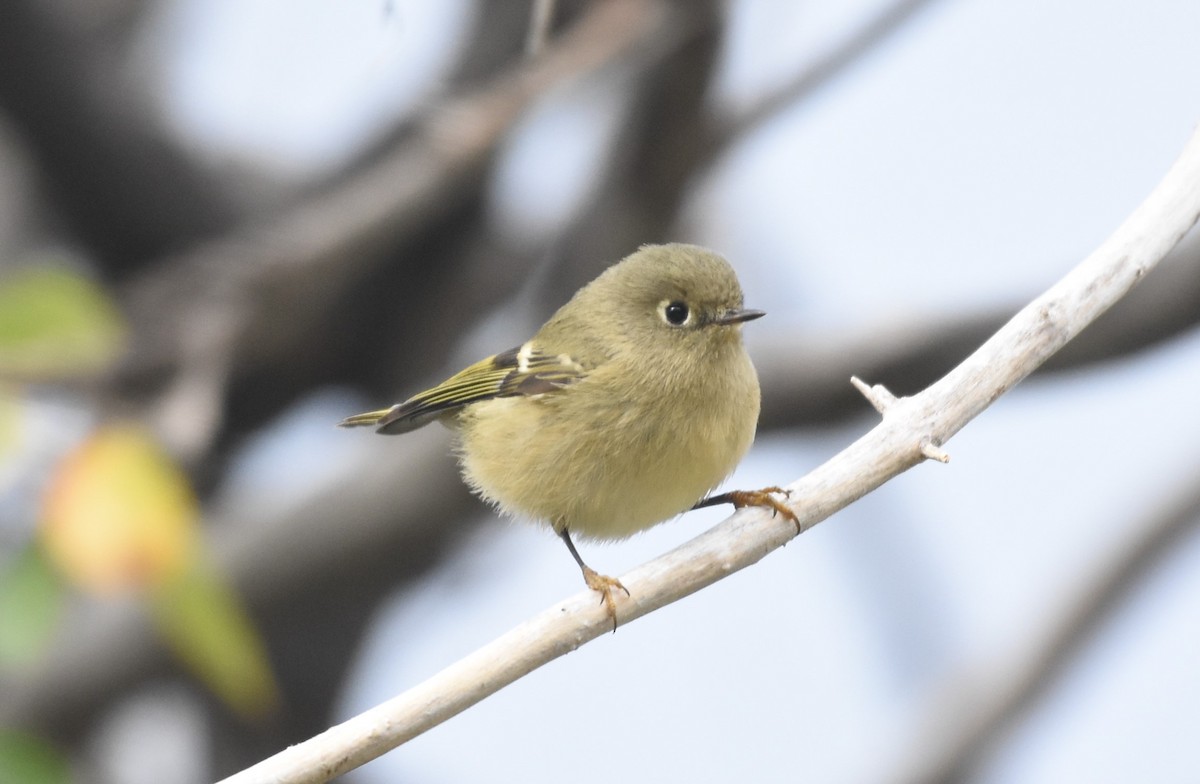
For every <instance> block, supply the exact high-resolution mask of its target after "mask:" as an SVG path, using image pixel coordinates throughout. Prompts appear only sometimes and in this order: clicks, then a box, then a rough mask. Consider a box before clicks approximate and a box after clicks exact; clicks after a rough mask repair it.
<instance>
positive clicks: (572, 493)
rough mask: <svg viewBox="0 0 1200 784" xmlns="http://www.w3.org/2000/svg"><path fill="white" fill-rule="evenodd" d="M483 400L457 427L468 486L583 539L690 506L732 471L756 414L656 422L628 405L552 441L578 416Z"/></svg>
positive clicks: (639, 525) (622, 532)
mask: <svg viewBox="0 0 1200 784" xmlns="http://www.w3.org/2000/svg"><path fill="white" fill-rule="evenodd" d="M485 405H486V406H487V408H479V409H477V410H476V411H475V412H474V414H475V415H474V416H472V417H471V418H470V419H468V420H466V421H465V423H464V426H463V427H462V428H461V431H460V437H461V438H462V440H463V448H462V449H461V450H460V459H461V462H462V466H463V474H464V476H465V478H466V479H467V482H468V483H469V484H470V485H471V486H472V487H473V488H474V489H475V490H476V492H478V493H479V494H480V495H481V496H483V497H484V498H485V499H486V500H489V501H491V502H493V503H495V504H497V505H498V506H499V507H500V508H501V509H503V510H504V511H506V512H508V513H511V514H515V515H518V516H523V517H530V518H534V519H536V520H539V521H543V522H545V523H547V524H549V525H551V526H553V527H554V528H555V529H556V530H561V529H562V528H564V527H565V528H567V529H569V530H570V531H571V533H572V534H576V535H578V536H581V537H583V538H590V539H621V538H624V537H628V536H630V535H632V534H634V533H636V532H638V531H641V530H644V529H646V528H649V527H651V526H653V525H655V524H656V523H660V522H663V521H664V520H667V519H669V518H672V517H674V516H676V515H678V514H680V513H682V512H685V511H687V510H688V509H690V508H691V507H692V505H693V504H694V503H695V502H696V501H698V500H700V499H701V498H702V497H703V496H704V495H705V493H707V492H708V491H709V490H711V489H712V488H714V487H715V486H716V485H718V484H719V483H720V482H721V480H723V479H724V478H725V477H726V476H728V475H729V474H730V472H732V471H733V469H734V467H735V466H736V465H737V463H738V461H739V460H740V459H741V458H742V455H744V454H745V452H746V450H747V449H748V448H749V446H750V443H751V441H752V440H753V438H754V426H755V423H756V421H757V413H758V412H757V410H752V411H746V412H732V415H731V416H729V417H723V418H722V417H718V418H716V419H715V420H714V421H713V422H712V423H711V424H708V425H703V426H702V425H699V424H697V423H695V422H692V421H687V420H684V421H682V422H669V423H663V424H661V425H657V426H655V425H651V424H650V421H649V419H648V418H646V417H641V416H638V414H637V412H635V411H628V410H625V411H619V412H614V413H613V414H612V415H611V417H610V419H609V421H607V422H606V423H605V426H603V427H595V428H592V429H590V430H589V431H587V432H579V431H578V430H572V431H569V432H570V436H569V437H566V436H563V437H559V438H555V437H554V435H553V434H554V432H555V431H556V429H557V428H558V424H557V423H558V422H571V421H577V420H575V419H574V418H573V417H572V416H571V415H570V413H569V412H561V411H555V410H553V409H551V410H550V411H546V410H542V411H540V412H539V411H538V408H539V407H537V406H528V405H523V406H522V405H518V404H516V401H512V400H506V399H499V400H493V401H488V402H487V403H486V404H485ZM591 413H592V414H593V415H594V414H595V412H591Z"/></svg>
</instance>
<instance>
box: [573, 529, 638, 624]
mask: <svg viewBox="0 0 1200 784" xmlns="http://www.w3.org/2000/svg"><path fill="white" fill-rule="evenodd" d="M558 535H559V536H561V537H562V540H563V542H565V543H566V545H567V549H568V550H570V551H571V557H572V558H574V559H575V563H577V564H579V569H580V570H581V571H582V572H583V581H584V582H585V583H587V587H588V588H591V589H592V590H593V591H598V592H599V593H600V602H601V604H603V605H604V609H605V610H607V611H608V617H609V618H612V624H613V631H614V632H615V631H616V630H617V601H616V599H614V598H613V591H617V590H621V591H624V592H625V595H626V596H628V595H629V589H628V588H626V587H625V586H624V585H621V581H620V580H618V579H617V578H615V577H608V576H607V575H603V574H600V573H599V572H597V571H596V570H595V569H593V568H592V567H590V566H588V565H587V564H585V563H584V562H583V559H582V558H580V557H579V551H578V550H576V549H575V543H574V542H572V541H571V532H570V531H568V530H567V529H566V528H565V527H564V528H563V529H562V530H561V531H559V532H558Z"/></svg>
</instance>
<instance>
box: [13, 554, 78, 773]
mask: <svg viewBox="0 0 1200 784" xmlns="http://www.w3.org/2000/svg"><path fill="white" fill-rule="evenodd" d="M62 596H63V587H62V583H61V582H60V581H59V580H58V577H57V575H55V574H54V571H53V570H52V569H51V566H50V564H49V563H47V561H46V558H45V555H44V553H43V552H42V551H41V549H40V548H39V547H37V546H36V545H33V544H31V545H30V546H28V547H27V548H25V550H24V551H23V552H21V553H19V554H18V555H17V556H16V557H15V558H14V559H13V560H12V561H11V562H10V563H6V564H4V566H3V568H0V669H7V668H16V667H21V666H28V665H29V664H32V663H33V662H34V661H35V660H36V659H37V657H38V655H39V654H40V653H41V652H42V651H43V650H44V649H45V646H46V644H47V643H48V642H49V641H50V638H51V633H52V632H53V631H54V628H55V625H56V624H57V622H58V618H59V610H60V609H61V606H62ZM5 780H6V779H3V778H0V781H5Z"/></svg>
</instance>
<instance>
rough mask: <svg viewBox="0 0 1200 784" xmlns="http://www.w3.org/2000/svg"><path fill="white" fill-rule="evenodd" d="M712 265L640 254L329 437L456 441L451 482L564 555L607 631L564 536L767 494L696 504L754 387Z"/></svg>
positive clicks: (716, 259) (637, 525) (591, 575)
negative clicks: (524, 330) (556, 541)
mask: <svg viewBox="0 0 1200 784" xmlns="http://www.w3.org/2000/svg"><path fill="white" fill-rule="evenodd" d="M763 315H764V313H763V312H762V311H761V310H749V309H747V308H745V307H743V304H742V288H741V286H740V285H739V284H738V279H737V276H736V275H735V274H734V271H733V268H732V267H730V266H729V263H728V262H727V261H725V259H723V258H722V257H721V256H719V255H717V254H716V253H713V252H712V251H710V250H706V249H704V248H701V247H697V246H695V245H681V244H671V245H646V246H644V247H642V248H641V249H639V250H638V251H637V252H636V253H634V254H632V255H630V256H628V257H626V258H625V259H624V260H622V261H620V262H618V263H617V264H614V265H613V266H612V267H609V268H608V269H607V270H606V271H605V272H604V273H602V274H601V275H600V276H599V277H598V278H596V279H595V280H593V281H592V282H591V283H589V284H588V285H586V286H584V287H583V288H582V289H580V290H579V291H578V292H576V294H575V296H574V297H572V298H571V300H570V301H569V302H568V303H567V304H565V305H563V306H562V307H561V308H559V310H558V312H557V313H555V314H554V315H553V316H552V317H551V318H550V320H549V321H547V322H546V323H545V324H544V325H542V328H541V329H539V330H538V331H537V334H536V335H534V336H533V338H532V339H531V340H529V341H528V342H527V343H525V344H524V345H522V346H519V347H517V348H514V349H512V350H510V351H505V352H503V353H501V354H496V355H495V356H491V357H488V358H487V359H484V360H482V361H480V362H476V363H475V364H474V365H471V366H470V367H468V368H466V369H465V370H463V371H462V372H460V373H457V374H456V375H454V376H451V377H450V378H448V379H446V380H445V381H443V382H442V383H440V384H438V385H437V386H435V387H433V388H432V389H427V390H425V391H424V392H421V393H419V394H417V395H414V396H413V397H411V398H409V399H408V400H406V401H404V402H403V403H398V404H397V405H394V406H392V407H391V408H388V409H383V410H379V411H370V412H367V413H365V414H358V415H356V416H352V417H349V418H347V419H346V420H344V421H342V422H341V423H340V424H341V425H342V426H343V427H357V426H362V425H373V426H375V427H376V428H377V432H379V433H387V434H395V433H406V432H408V431H410V430H415V429H417V428H419V427H422V426H424V425H425V424H427V423H429V422H431V421H433V420H435V419H437V420H440V421H441V422H443V423H444V424H446V425H448V426H450V427H451V428H453V429H454V430H456V431H457V435H458V441H459V443H458V450H457V452H458V457H459V461H460V463H461V465H462V472H463V476H464V478H465V479H466V481H467V483H468V484H469V485H470V486H471V488H472V489H473V490H474V491H475V492H476V493H477V494H479V495H480V496H481V497H483V498H484V499H485V500H487V501H489V502H491V503H492V504H495V505H496V506H498V507H499V508H500V509H501V510H502V511H504V512H506V513H509V514H511V515H514V516H519V517H528V518H533V519H535V520H539V521H543V522H545V523H546V524H548V525H549V526H550V527H551V528H553V529H554V530H555V531H556V532H557V533H558V535H559V536H561V537H562V540H563V541H564V542H565V543H566V545H567V548H568V549H569V550H570V552H571V555H572V556H573V557H574V559H575V562H576V563H577V564H579V568H580V569H581V570H582V571H583V576H584V579H585V581H586V582H587V585H588V586H589V587H590V588H592V589H593V590H596V591H599V592H600V594H601V597H602V601H603V603H604V605H605V607H606V609H607V611H608V614H609V616H610V617H611V619H612V622H613V629H614V630H615V629H616V623H617V612H616V601H615V598H614V593H615V592H616V591H618V590H620V591H624V592H625V593H626V595H628V593H629V591H628V590H626V589H625V586H623V585H621V583H620V581H618V580H616V579H614V578H612V577H607V576H605V575H602V574H599V573H597V572H596V571H594V570H593V569H591V568H590V567H589V566H588V565H587V564H585V563H584V562H583V559H582V558H580V556H579V553H578V551H577V550H576V549H575V544H574V543H573V542H572V539H571V536H572V534H575V535H577V536H580V537H584V538H587V539H599V540H612V539H623V538H625V537H628V536H631V535H632V534H634V533H636V532H638V531H642V530H644V529H646V528H649V527H651V526H653V525H656V524H658V523H661V522H663V521H665V520H668V519H670V518H672V517H675V516H676V515H679V514H681V513H683V512H686V511H688V510H689V509H693V508H696V507H699V506H710V505H713V504H717V503H733V504H734V505H735V506H745V505H750V504H753V505H766V506H770V507H771V508H772V509H774V510H775V511H778V512H780V513H782V514H783V515H784V516H786V517H788V518H789V519H792V520H793V521H794V520H795V516H794V515H793V514H792V512H791V511H790V510H789V509H788V508H787V507H786V506H785V505H783V504H781V503H780V502H779V501H777V500H776V499H775V498H773V497H772V496H771V495H770V494H771V493H773V492H782V491H780V490H779V488H765V489H764V490H760V491H750V492H733V493H725V494H722V495H720V496H713V497H712V498H705V496H706V494H707V493H708V492H709V491H711V490H712V489H713V488H715V487H716V486H717V485H718V484H720V483H721V481H722V480H724V479H725V478H726V477H727V476H729V474H730V473H731V472H732V471H733V469H734V467H735V466H737V464H738V462H739V461H740V460H741V459H742V456H743V455H745V454H746V450H748V449H749V448H750V444H751V443H752V442H753V441H754V431H755V428H756V426H757V423H758V409H759V389H758V376H757V374H756V373H755V372H754V366H753V365H752V364H751V363H750V357H749V356H748V355H747V354H746V349H745V347H744V346H743V344H742V334H741V328H742V324H744V323H745V322H747V321H750V320H752V319H756V318H759V317H761V316H763Z"/></svg>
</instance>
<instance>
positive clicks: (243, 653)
mask: <svg viewBox="0 0 1200 784" xmlns="http://www.w3.org/2000/svg"><path fill="white" fill-rule="evenodd" d="M152 606H153V609H154V618H155V621H156V622H157V624H158V628H159V630H160V632H161V633H162V635H163V637H164V638H165V639H166V640H167V642H168V644H169V645H170V646H171V649H172V650H173V651H174V652H175V655H176V656H178V657H179V659H180V660H181V661H183V663H184V664H185V665H187V667H188V668H189V669H191V670H192V672H193V673H195V674H196V675H197V676H198V677H199V678H200V679H201V680H202V681H203V682H204V683H205V684H206V685H207V686H208V687H209V688H210V689H211V690H212V691H213V693H214V694H216V695H217V696H218V697H220V698H221V699H222V700H224V702H225V703H226V704H227V705H229V707H231V708H232V709H233V710H234V711H236V712H237V713H238V714H240V715H242V716H245V717H247V718H252V719H257V718H262V717H264V716H267V715H268V714H270V713H271V712H273V711H274V710H275V708H276V705H277V704H278V689H277V687H276V685H275V677H274V675H273V674H272V673H271V665H270V664H269V663H268V661H267V653H266V647H265V646H264V645H263V642H262V638H261V637H259V635H258V631H257V630H256V629H255V627H254V624H253V622H252V621H251V620H250V618H249V617H248V616H247V615H246V613H245V610H243V609H242V606H241V603H240V602H239V601H238V598H237V595H236V594H234V592H233V591H232V590H231V589H230V588H229V586H227V585H226V584H225V583H224V582H223V581H222V580H221V579H220V577H219V576H218V575H217V574H215V573H214V572H213V571H212V570H211V569H209V568H206V567H205V566H204V565H203V564H202V563H199V562H198V563H196V564H195V565H194V566H193V567H192V569H191V570H189V571H188V572H187V573H186V574H184V575H183V576H182V577H180V578H178V579H176V580H173V581H172V582H170V583H168V584H167V585H165V586H162V587H161V589H160V590H159V591H157V592H156V593H155V595H154V601H153V605H152Z"/></svg>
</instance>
